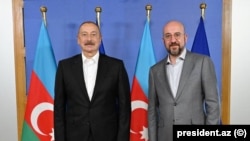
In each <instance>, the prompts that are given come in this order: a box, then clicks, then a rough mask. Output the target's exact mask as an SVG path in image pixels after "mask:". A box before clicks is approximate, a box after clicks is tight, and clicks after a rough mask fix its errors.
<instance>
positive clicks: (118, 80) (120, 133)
mask: <svg viewBox="0 0 250 141" xmlns="http://www.w3.org/2000/svg"><path fill="white" fill-rule="evenodd" d="M130 112H131V106H130V86H129V79H128V75H127V72H126V70H125V67H124V64H123V62H122V61H121V60H118V59H115V58H111V57H108V56H106V55H101V54H100V57H99V63H98V70H97V76H96V83H95V87H94V92H93V97H92V100H91V101H90V100H89V97H88V94H87V89H86V86H85V81H84V76H83V63H82V57H81V54H79V55H76V56H73V57H71V58H69V59H65V60H62V61H60V62H59V64H58V69H57V73H56V82H55V99H54V128H55V140H56V141H86V140H87V138H88V136H89V134H90V133H92V135H93V138H94V140H95V141H128V140H129V130H130V126H129V125H130Z"/></svg>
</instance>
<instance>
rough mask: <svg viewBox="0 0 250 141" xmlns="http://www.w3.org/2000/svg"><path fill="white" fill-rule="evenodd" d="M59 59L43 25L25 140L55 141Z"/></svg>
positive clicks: (29, 102) (30, 89)
mask: <svg viewBox="0 0 250 141" xmlns="http://www.w3.org/2000/svg"><path fill="white" fill-rule="evenodd" d="M56 68H57V65H56V60H55V57H54V52H53V49H52V46H51V42H50V39H49V35H48V31H47V29H46V26H45V23H44V22H42V24H41V28H40V34H39V37H38V43H37V48H36V53H35V59H34V66H33V70H32V73H31V78H30V79H31V80H30V85H29V90H28V95H27V104H26V111H25V116H24V122H23V129H22V141H54V123H53V105H54V104H53V103H54V100H53V99H54V83H55V74H56Z"/></svg>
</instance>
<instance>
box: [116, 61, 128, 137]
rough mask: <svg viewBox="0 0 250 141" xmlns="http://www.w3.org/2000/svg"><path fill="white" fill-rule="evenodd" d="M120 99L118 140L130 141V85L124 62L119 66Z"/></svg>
mask: <svg viewBox="0 0 250 141" xmlns="http://www.w3.org/2000/svg"><path fill="white" fill-rule="evenodd" d="M118 83H119V84H118V95H119V96H118V97H119V98H118V99H119V125H118V126H119V127H118V136H117V141H128V140H129V131H130V114H131V104H130V85H129V79H128V75H127V72H126V69H125V66H124V64H123V62H122V63H121V65H120V67H119V80H118Z"/></svg>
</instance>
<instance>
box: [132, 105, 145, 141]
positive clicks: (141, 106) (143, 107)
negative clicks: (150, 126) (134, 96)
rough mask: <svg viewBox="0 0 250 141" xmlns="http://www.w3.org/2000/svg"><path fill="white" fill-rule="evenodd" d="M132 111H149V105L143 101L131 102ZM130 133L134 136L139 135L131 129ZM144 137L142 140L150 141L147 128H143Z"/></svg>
mask: <svg viewBox="0 0 250 141" xmlns="http://www.w3.org/2000/svg"><path fill="white" fill-rule="evenodd" d="M131 107H132V109H131V111H132V112H133V111H134V110H136V109H140V108H141V109H144V110H147V109H148V104H147V103H146V102H144V101H141V100H134V101H132V102H131ZM130 132H131V133H133V134H137V132H135V131H133V130H132V129H130ZM140 133H141V135H142V137H141V139H145V140H146V141H147V140H148V137H147V128H145V127H144V126H143V131H141V132H140Z"/></svg>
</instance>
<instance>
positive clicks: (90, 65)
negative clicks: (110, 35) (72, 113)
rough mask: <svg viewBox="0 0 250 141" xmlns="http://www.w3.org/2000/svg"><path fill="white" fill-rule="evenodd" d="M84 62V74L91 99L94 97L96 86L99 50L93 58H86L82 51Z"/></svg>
mask: <svg viewBox="0 0 250 141" xmlns="http://www.w3.org/2000/svg"><path fill="white" fill-rule="evenodd" d="M82 60H83V61H82V62H83V74H84V81H85V84H86V88H87V91H88V96H89V99H90V100H91V99H92V96H93V91H94V87H95V81H96V74H97V65H98V60H99V52H98V53H96V55H95V56H93V57H92V58H86V57H85V56H84V55H83V53H82Z"/></svg>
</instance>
